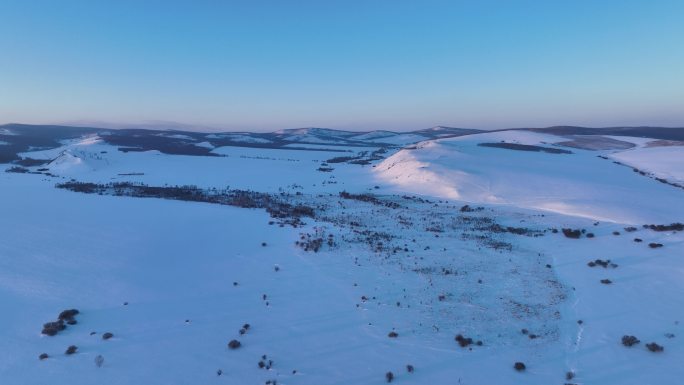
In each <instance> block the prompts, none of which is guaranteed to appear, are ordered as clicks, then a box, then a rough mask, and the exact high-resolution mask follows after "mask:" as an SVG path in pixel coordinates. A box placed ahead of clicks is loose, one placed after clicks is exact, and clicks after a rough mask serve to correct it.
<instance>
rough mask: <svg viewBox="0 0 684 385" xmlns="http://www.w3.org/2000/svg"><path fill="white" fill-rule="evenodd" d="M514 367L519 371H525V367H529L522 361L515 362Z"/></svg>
mask: <svg viewBox="0 0 684 385" xmlns="http://www.w3.org/2000/svg"><path fill="white" fill-rule="evenodd" d="M513 369H515V370H517V371H519V372H522V371H524V370H525V369H527V367H526V366H525V364H524V363H522V362H516V363H515V364H513Z"/></svg>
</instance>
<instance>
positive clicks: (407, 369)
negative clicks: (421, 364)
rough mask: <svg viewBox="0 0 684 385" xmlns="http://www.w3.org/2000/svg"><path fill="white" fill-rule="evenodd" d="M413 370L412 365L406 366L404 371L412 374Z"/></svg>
mask: <svg viewBox="0 0 684 385" xmlns="http://www.w3.org/2000/svg"><path fill="white" fill-rule="evenodd" d="M414 370H415V369H414V368H413V365H406V371H407V372H409V373H413V371H414Z"/></svg>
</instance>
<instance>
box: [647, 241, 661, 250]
mask: <svg viewBox="0 0 684 385" xmlns="http://www.w3.org/2000/svg"><path fill="white" fill-rule="evenodd" d="M648 247H650V248H652V249H657V248H659V247H663V244H662V243H655V242H651V243H649V244H648Z"/></svg>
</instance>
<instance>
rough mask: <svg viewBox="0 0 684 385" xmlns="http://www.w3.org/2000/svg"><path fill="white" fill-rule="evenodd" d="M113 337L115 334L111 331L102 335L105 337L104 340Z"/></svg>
mask: <svg viewBox="0 0 684 385" xmlns="http://www.w3.org/2000/svg"><path fill="white" fill-rule="evenodd" d="M112 337H114V334H112V333H110V332H107V333H104V334H103V335H102V339H103V340H108V339H110V338H112Z"/></svg>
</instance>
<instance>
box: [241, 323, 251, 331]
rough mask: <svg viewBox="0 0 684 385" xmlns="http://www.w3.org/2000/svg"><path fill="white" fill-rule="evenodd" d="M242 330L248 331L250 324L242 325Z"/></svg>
mask: <svg viewBox="0 0 684 385" xmlns="http://www.w3.org/2000/svg"><path fill="white" fill-rule="evenodd" d="M242 328H243V329H245V330H249V328H250V324H244V325H242Z"/></svg>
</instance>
